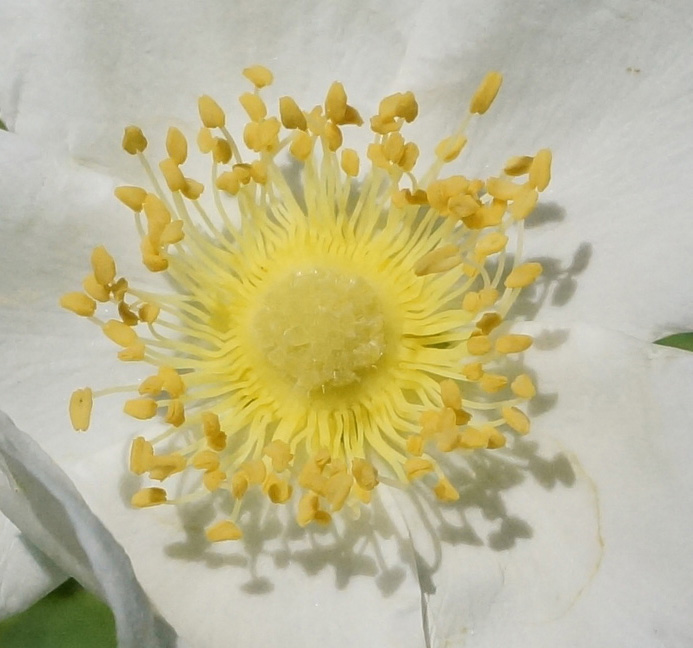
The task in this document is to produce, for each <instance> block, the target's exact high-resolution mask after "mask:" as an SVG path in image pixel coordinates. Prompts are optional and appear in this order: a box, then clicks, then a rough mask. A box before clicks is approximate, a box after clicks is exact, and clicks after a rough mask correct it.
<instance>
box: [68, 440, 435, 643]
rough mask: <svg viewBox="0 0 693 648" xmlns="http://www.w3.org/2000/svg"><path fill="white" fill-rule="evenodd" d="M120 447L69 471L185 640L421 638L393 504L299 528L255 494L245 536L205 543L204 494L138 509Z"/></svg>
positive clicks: (409, 561)
mask: <svg viewBox="0 0 693 648" xmlns="http://www.w3.org/2000/svg"><path fill="white" fill-rule="evenodd" d="M126 453H127V448H123V447H119V446H114V447H113V448H111V449H108V450H105V451H102V452H100V453H99V454H97V455H95V456H92V457H90V458H89V459H88V460H87V461H84V462H82V463H81V464H79V465H76V466H70V468H69V472H70V475H71V477H72V479H73V480H74V482H75V484H76V485H77V486H78V487H79V488H80V490H81V492H82V493H83V494H84V495H85V498H86V500H87V502H88V503H89V505H90V507H91V508H92V510H94V511H95V512H96V514H97V515H99V517H100V518H101V519H102V520H103V521H104V524H105V525H106V526H107V527H108V528H109V530H110V531H111V532H112V533H113V534H114V535H115V537H116V538H117V539H118V541H119V542H120V543H121V544H122V545H123V547H124V548H125V550H126V551H127V553H128V555H129V557H130V559H131V560H132V562H133V566H134V569H135V572H136V574H137V577H138V580H139V581H140V583H142V586H143V588H144V589H145V591H146V592H147V594H148V595H149V597H150V598H151V599H152V600H153V601H154V602H155V603H156V605H157V608H158V609H159V610H160V611H161V613H162V614H163V615H164V616H165V618H166V619H168V620H169V622H170V623H171V624H172V625H173V626H174V627H175V629H176V631H177V632H178V633H179V635H181V636H182V637H185V638H186V639H187V640H188V641H189V642H190V643H191V644H193V645H196V646H208V647H209V648H224V647H226V646H228V645H229V643H230V642H231V641H232V640H233V641H237V642H238V644H239V645H242V646H248V647H252V648H255V647H256V646H257V647H260V646H275V645H286V646H290V647H291V648H293V647H294V646H295V647H296V648H299V647H300V648H321V647H322V646H324V645H325V644H329V645H331V646H335V648H342V647H344V648H351V647H352V646H370V645H372V646H387V645H393V646H398V647H401V648H409V647H411V648H420V646H422V645H424V635H423V623H422V611H421V591H420V589H419V583H418V580H417V578H416V571H415V567H414V556H413V554H412V552H411V546H410V543H409V539H408V535H407V533H406V529H405V527H404V524H403V522H402V520H400V519H399V518H398V517H397V513H396V509H394V508H393V507H392V506H389V507H388V510H390V509H392V510H394V519H393V520H390V519H389V516H388V515H387V514H386V512H385V511H384V510H383V509H382V508H380V509H379V510H378V511H372V513H373V514H372V515H371V514H370V513H371V512H370V511H366V512H365V513H364V515H363V517H362V518H361V519H360V520H359V521H354V522H351V523H348V524H346V525H337V526H336V527H335V528H334V529H333V528H329V529H326V530H323V531H320V528H318V530H317V531H316V530H315V529H313V528H309V529H307V530H305V531H304V530H301V529H299V528H298V527H297V525H296V524H295V522H293V521H292V519H291V517H292V511H291V510H290V507H287V508H282V509H280V511H279V512H277V510H276V509H277V508H278V507H273V509H274V510H272V511H267V510H266V507H265V506H264V505H263V503H262V502H258V501H257V500H253V499H252V495H251V496H250V501H246V502H245V507H244V510H245V511H246V514H247V516H248V517H245V515H244V517H243V527H244V539H243V541H239V542H231V543H219V544H214V545H210V544H209V543H207V541H206V540H205V538H204V526H208V525H209V524H211V523H212V522H213V521H214V520H212V519H210V518H209V514H210V513H211V511H210V510H209V507H208V505H206V504H205V506H203V507H202V508H201V509H200V510H195V509H194V508H193V509H192V510H191V509H186V510H183V511H181V510H179V509H177V508H176V507H173V506H170V507H169V506H160V507H156V508H150V509H146V510H139V511H138V510H133V508H132V507H131V506H130V505H129V498H130V496H131V495H132V494H133V493H134V492H135V491H136V490H137V488H138V485H137V483H138V480H137V479H136V478H135V477H134V476H132V475H130V476H127V475H125V474H124V465H125V457H126ZM95 475H98V482H99V487H98V488H93V484H94V479H95ZM164 486H167V487H168V483H166V484H164ZM248 499H249V496H246V500H248ZM244 501H245V500H244ZM386 502H387V500H385V505H386V506H387V503H386ZM293 505H295V503H294V504H293ZM293 505H292V506H293Z"/></svg>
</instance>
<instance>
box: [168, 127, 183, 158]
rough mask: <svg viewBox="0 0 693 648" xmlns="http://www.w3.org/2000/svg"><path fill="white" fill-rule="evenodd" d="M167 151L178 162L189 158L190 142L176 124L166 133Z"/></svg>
mask: <svg viewBox="0 0 693 648" xmlns="http://www.w3.org/2000/svg"><path fill="white" fill-rule="evenodd" d="M166 152H167V153H168V156H169V157H170V158H171V159H172V160H173V161H174V162H175V163H176V164H183V163H184V162H185V160H186V159H187V158H188V142H187V140H186V139H185V135H183V133H181V132H180V130H178V129H177V128H176V127H175V126H171V127H170V128H169V129H168V133H167V134H166Z"/></svg>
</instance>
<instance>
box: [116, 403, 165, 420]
mask: <svg viewBox="0 0 693 648" xmlns="http://www.w3.org/2000/svg"><path fill="white" fill-rule="evenodd" d="M157 409H158V405H157V402H156V401H155V400H154V399H152V398H132V399H130V400H128V401H125V405H124V406H123V411H124V412H125V413H126V414H127V415H128V416H132V417H133V418H136V419H139V420H141V421H144V420H146V419H150V418H153V417H154V416H155V415H156V411H157Z"/></svg>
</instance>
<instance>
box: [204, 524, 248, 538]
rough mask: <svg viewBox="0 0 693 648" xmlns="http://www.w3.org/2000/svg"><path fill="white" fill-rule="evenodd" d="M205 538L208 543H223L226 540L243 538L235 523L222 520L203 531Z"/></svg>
mask: <svg viewBox="0 0 693 648" xmlns="http://www.w3.org/2000/svg"><path fill="white" fill-rule="evenodd" d="M205 537H206V538H207V540H209V542H224V541H226V540H240V539H241V538H242V537H243V531H241V530H240V529H239V528H238V526H237V525H236V523H235V522H232V521H231V520H223V521H222V522H217V523H216V524H214V525H212V526H211V527H209V528H208V529H207V530H206V531H205Z"/></svg>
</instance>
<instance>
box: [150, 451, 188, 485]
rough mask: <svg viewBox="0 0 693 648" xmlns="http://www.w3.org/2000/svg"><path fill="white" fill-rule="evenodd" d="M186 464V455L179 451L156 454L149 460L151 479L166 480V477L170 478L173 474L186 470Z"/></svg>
mask: <svg viewBox="0 0 693 648" xmlns="http://www.w3.org/2000/svg"><path fill="white" fill-rule="evenodd" d="M186 466H187V462H186V460H185V457H184V456H183V455H181V454H180V453H178V452H173V453H171V454H165V455H158V456H157V455H154V456H153V457H152V458H151V459H150V461H149V467H148V468H147V472H148V473H149V477H150V478H151V479H156V480H157V481H164V479H168V478H169V477H170V476H171V475H175V474H176V473H179V472H182V471H183V470H185V467H186Z"/></svg>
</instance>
